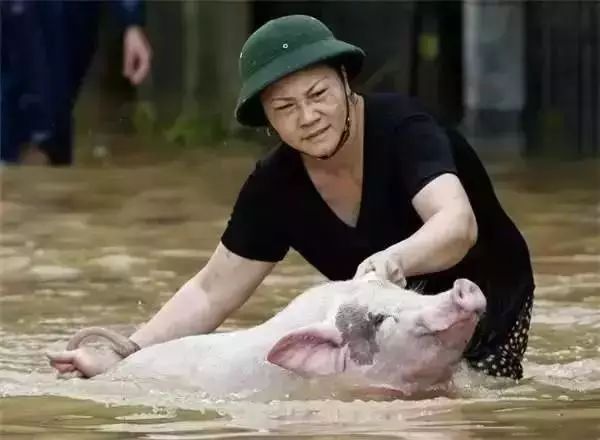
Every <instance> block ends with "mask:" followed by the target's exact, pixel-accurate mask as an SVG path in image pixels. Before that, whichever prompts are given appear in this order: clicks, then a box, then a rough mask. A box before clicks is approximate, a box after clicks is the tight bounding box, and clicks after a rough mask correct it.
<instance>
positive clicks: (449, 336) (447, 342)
mask: <svg viewBox="0 0 600 440" xmlns="http://www.w3.org/2000/svg"><path fill="white" fill-rule="evenodd" d="M478 321H479V317H478V316H477V314H475V313H473V314H470V315H468V316H465V317H464V318H462V319H459V320H456V321H454V322H453V323H452V324H450V325H449V326H448V327H446V328H445V329H440V330H435V331H432V332H431V335H432V336H434V337H436V338H437V339H438V340H439V341H441V342H442V344H443V345H444V346H446V347H448V348H460V347H462V346H466V345H467V344H468V343H469V340H470V339H471V337H472V336H473V332H474V331H475V326H476V325H477V322H478Z"/></svg>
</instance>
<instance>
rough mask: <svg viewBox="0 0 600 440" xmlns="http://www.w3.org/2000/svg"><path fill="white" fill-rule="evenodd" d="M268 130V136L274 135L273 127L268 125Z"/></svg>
mask: <svg viewBox="0 0 600 440" xmlns="http://www.w3.org/2000/svg"><path fill="white" fill-rule="evenodd" d="M266 131H267V136H268V137H271V136H273V132H272V131H271V127H267V129H266Z"/></svg>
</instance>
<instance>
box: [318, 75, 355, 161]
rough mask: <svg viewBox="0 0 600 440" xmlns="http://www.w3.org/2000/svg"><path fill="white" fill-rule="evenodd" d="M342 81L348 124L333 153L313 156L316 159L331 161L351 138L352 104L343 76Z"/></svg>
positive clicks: (345, 125) (346, 123)
mask: <svg viewBox="0 0 600 440" xmlns="http://www.w3.org/2000/svg"><path fill="white" fill-rule="evenodd" d="M342 81H343V83H344V97H345V98H346V122H345V124H344V131H342V134H341V135H340V140H339V141H338V143H337V145H336V146H335V148H334V149H333V151H332V152H331V153H329V154H324V155H322V156H313V157H314V158H316V159H320V160H327V159H331V158H332V157H333V156H335V155H336V154H337V153H338V151H340V150H341V149H342V147H343V146H344V144H345V143H346V141H347V140H348V138H349V137H350V125H351V120H350V102H349V98H348V93H347V92H346V81H345V80H344V77H343V76H342Z"/></svg>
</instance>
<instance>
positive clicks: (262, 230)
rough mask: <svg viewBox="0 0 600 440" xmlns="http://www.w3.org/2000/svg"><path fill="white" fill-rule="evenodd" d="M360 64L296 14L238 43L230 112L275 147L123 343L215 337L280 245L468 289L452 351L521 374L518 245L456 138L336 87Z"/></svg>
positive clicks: (325, 265)
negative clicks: (475, 319) (199, 261)
mask: <svg viewBox="0 0 600 440" xmlns="http://www.w3.org/2000/svg"><path fill="white" fill-rule="evenodd" d="M363 57H364V53H363V52H362V50H360V49H359V48H357V47H355V46H352V45H349V44H347V43H344V42H342V41H339V40H336V39H335V38H334V36H333V35H332V34H331V32H330V31H329V29H327V28H326V27H325V26H324V25H323V24H322V23H321V22H319V21H318V20H316V19H314V18H312V17H307V16H289V17H283V18H279V19H276V20H273V21H271V22H269V23H267V24H265V25H264V26H263V27H261V28H260V29H258V30H257V31H256V32H255V33H254V34H253V35H252V36H250V38H249V39H248V41H247V42H246V44H245V45H244V48H243V49H242V53H241V56H240V71H241V76H242V80H243V85H242V89H241V92H240V98H239V101H238V106H237V108H236V118H237V119H238V121H239V122H241V123H242V124H245V125H249V126H261V125H268V126H270V128H271V129H273V130H274V131H276V132H277V133H278V135H279V136H280V137H281V140H282V143H281V145H280V146H279V147H278V148H276V149H275V150H274V151H273V152H272V153H271V154H269V155H268V156H267V157H266V158H264V159H263V160H261V161H259V162H258V164H257V166H256V169H255V170H254V172H253V173H252V174H251V175H250V177H249V178H248V179H247V181H246V182H245V184H244V186H243V188H242V190H241V192H240V194H239V197H238V200H237V202H236V204H235V207H234V209H233V213H232V215H231V218H230V220H229V223H228V225H227V228H226V230H225V232H224V234H223V236H222V238H221V242H220V244H219V245H218V247H217V249H216V250H215V252H214V254H213V255H212V257H211V258H210V259H209V261H208V263H207V264H206V266H205V267H204V268H203V269H202V270H200V272H199V273H198V274H197V275H195V276H194V277H193V278H192V279H191V280H190V281H188V282H187V283H186V284H185V285H184V286H183V287H182V288H181V289H180V290H179V291H178V292H177V293H176V294H175V295H174V297H173V298H171V299H170V300H169V301H168V302H167V303H166V304H165V305H164V307H163V308H162V309H161V310H160V311H159V312H158V313H157V314H156V315H155V316H154V317H153V318H152V319H151V320H150V321H149V322H148V323H147V324H146V325H145V326H143V327H142V328H141V329H140V330H138V331H137V332H135V333H134V334H133V335H132V336H131V340H132V341H133V342H135V343H136V344H138V345H139V346H141V347H143V346H147V345H150V344H155V343H158V342H163V341H166V340H169V339H172V338H176V337H181V336H185V335H190V334H196V333H205V332H210V331H212V330H214V329H215V328H216V327H218V326H219V325H220V324H221V322H223V320H224V319H225V318H226V317H227V316H228V315H229V314H231V313H232V312H233V311H234V310H235V309H237V308H238V307H240V306H241V305H242V304H243V303H244V302H245V301H246V300H247V299H248V297H249V296H250V295H251V294H252V292H253V291H254V290H255V289H256V287H257V286H258V285H259V284H260V283H261V281H262V280H263V279H264V277H265V276H266V275H267V274H268V273H269V272H270V271H271V270H272V269H273V267H274V266H275V264H276V263H277V262H278V261H280V260H281V259H282V258H283V257H284V256H285V254H286V252H287V250H288V249H289V248H290V247H293V248H294V249H296V250H297V251H298V252H299V253H300V254H301V255H303V256H304V258H305V259H306V260H307V261H308V262H309V263H310V264H312V265H313V266H315V267H316V268H317V269H318V270H320V271H321V272H322V273H323V274H324V275H326V276H327V277H328V278H330V279H348V278H352V277H353V276H359V275H362V274H364V273H366V272H369V271H375V272H376V273H378V274H379V275H380V276H382V277H385V278H388V279H390V280H392V281H394V282H397V283H401V284H403V283H405V279H407V280H408V281H409V282H410V283H411V284H413V283H415V284H416V285H419V286H420V289H422V290H423V293H425V294H430V293H437V292H440V291H442V290H446V289H448V288H450V287H451V286H452V283H453V282H454V280H455V279H457V278H461V277H464V278H469V279H471V280H473V281H475V282H476V283H478V284H479V286H480V287H481V288H482V290H483V291H484V293H485V295H486V297H487V299H488V313H487V317H486V318H484V319H483V320H482V323H481V325H480V326H479V328H478V331H477V333H476V335H475V337H474V338H473V341H472V343H471V344H470V347H469V348H468V350H467V351H466V353H465V358H466V359H467V360H468V362H469V364H470V365H471V366H473V367H474V368H476V369H478V370H482V371H485V372H487V373H489V374H492V375H501V376H506V377H511V378H514V379H519V378H521V377H522V366H521V360H522V356H523V353H524V351H525V348H526V345H527V330H528V328H529V319H530V313H531V305H532V299H533V289H534V284H533V277H532V272H531V265H530V261H529V254H528V250H527V246H526V243H525V241H524V240H523V238H522V236H521V234H520V233H519V231H518V230H517V229H516V227H515V226H514V224H513V223H512V222H511V221H510V219H509V218H508V217H507V216H506V214H505V213H504V211H503V210H502V208H501V206H500V204H499V203H498V200H497V199H496V197H495V195H494V191H493V189H492V186H491V183H490V180H489V178H488V176H487V174H486V173H485V170H484V169H483V167H482V165H481V163H480V162H479V160H478V159H477V156H476V155H475V153H474V152H473V150H472V149H471V148H470V146H469V145H468V144H467V143H466V142H465V140H464V139H463V138H462V137H461V136H459V135H458V134H457V133H456V132H452V131H449V132H447V133H446V132H444V131H443V130H442V129H440V128H439V127H438V126H437V125H436V123H435V122H434V121H433V119H432V118H431V117H430V116H429V115H427V114H426V113H425V112H423V111H422V110H421V109H419V108H418V107H417V106H416V105H415V104H414V103H412V102H411V101H410V100H408V99H406V98H404V97H402V96H400V95H395V94H390V95H375V96H359V95H357V94H356V93H354V92H353V91H352V90H351V89H350V87H349V85H348V80H349V79H351V78H352V77H354V76H355V75H356V74H357V73H358V72H359V70H360V67H361V64H362V60H363ZM119 359H120V356H118V355H116V354H114V353H112V354H108V355H104V356H102V355H99V354H97V353H95V352H93V351H90V350H89V349H85V348H84V349H79V350H76V351H70V352H63V353H59V354H56V355H53V356H52V357H51V362H52V364H53V365H54V366H55V367H56V368H57V369H58V370H59V371H61V372H66V371H76V372H78V373H79V374H81V375H84V376H93V375H95V374H98V373H100V372H102V371H104V370H105V369H106V368H108V367H109V366H110V365H112V364H113V363H115V362H117V361H118V360H119Z"/></svg>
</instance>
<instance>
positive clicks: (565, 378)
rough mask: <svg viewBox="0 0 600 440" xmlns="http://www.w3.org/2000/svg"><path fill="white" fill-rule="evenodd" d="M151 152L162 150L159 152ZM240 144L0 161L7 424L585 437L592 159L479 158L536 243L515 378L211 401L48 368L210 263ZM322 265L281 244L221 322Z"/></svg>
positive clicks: (223, 432)
mask: <svg viewBox="0 0 600 440" xmlns="http://www.w3.org/2000/svg"><path fill="white" fill-rule="evenodd" d="M163 156H164V155H163ZM252 163H253V154H249V153H245V154H244V153H231V152H230V153H227V154H220V153H218V152H210V153H206V152H203V153H202V152H197V153H189V152H188V153H185V154H184V155H183V156H178V157H177V158H175V157H160V158H159V157H153V156H152V155H151V154H150V153H148V157H143V156H142V157H141V158H140V157H135V158H132V159H131V160H129V161H128V160H121V161H120V162H118V163H116V164H109V165H106V164H100V163H96V162H93V161H89V163H84V164H82V165H80V166H77V167H75V168H72V169H41V168H39V169H38V168H21V169H14V168H11V169H6V168H5V169H2V170H1V181H2V201H1V235H0V261H1V265H0V276H1V280H2V282H1V286H0V289H1V290H0V313H1V321H0V393H1V399H0V416H1V426H0V437H1V438H2V439H30V438H31V439H34V438H35V439H41V440H46V439H78V440H79V439H98V440H101V439H102V440H109V439H157V440H158V439H163V440H167V439H169V440H176V439H177V440H178V439H181V440H183V439H185V440H189V439H208V438H227V439H237V438H255V439H258V438H267V437H269V438H282V437H286V438H303V439H304V438H313V439H323V440H324V439H334V438H335V439H337V438H339V439H342V438H372V439H384V438H402V439H423V440H425V439H426V440H437V439H457V440H458V439H501V438H502V439H504V438H508V437H515V438H524V439H530V438H540V439H548V438H553V439H569V440H571V439H598V438H600V223H599V222H600V179H599V175H600V162H598V161H594V160H584V161H562V162H557V161H553V162H540V161H527V160H523V159H522V158H518V157H504V158H494V159H492V158H487V159H485V164H486V166H487V167H488V169H489V171H490V173H491V175H492V179H493V181H494V183H495V184H496V188H497V192H498V195H499V198H500V199H501V201H502V202H503V204H504V206H505V208H506V210H507V211H508V212H509V214H510V215H511V216H512V218H513V219H514V221H515V222H516V223H517V225H518V226H519V227H520V229H521V230H522V232H523V234H524V236H525V237H526V239H527V241H528V243H529V245H530V248H531V252H532V256H533V264H534V268H535V279H536V284H537V289H536V301H535V306H534V311H533V322H532V329H531V333H530V343H529V348H528V351H527V354H526V361H525V378H524V379H523V380H522V381H521V382H519V383H510V384H506V383H503V384H499V383H496V382H489V383H488V382H485V381H484V382H482V383H473V382H469V381H466V382H465V383H464V389H463V391H462V392H461V393H460V395H458V396H456V397H454V398H448V397H439V398H433V399H424V400H412V401H400V400H397V401H359V400H356V401H337V400H335V399H330V400H321V401H291V400H288V401H285V400H284V401H276V402H262V403H253V402H245V401H239V400H235V399H231V400H219V401H211V400H209V399H206V398H204V397H203V396H201V395H198V394H195V393H186V392H183V391H181V392H179V391H173V390H164V389H146V388H143V387H141V386H137V385H136V384H135V383H131V384H125V385H126V386H125V385H123V388H122V389H121V390H119V392H115V390H107V389H103V388H101V387H95V386H93V384H92V383H91V382H90V381H81V380H70V381H64V380H57V379H56V378H55V376H54V374H53V373H52V371H51V369H50V368H49V367H48V365H47V364H46V360H45V357H44V355H43V354H44V351H45V350H48V349H57V348H61V347H64V344H65V343H66V341H67V340H68V338H69V336H70V335H72V334H73V332H74V331H76V330H77V329H79V328H81V327H84V326H91V325H101V326H109V327H111V328H113V329H116V330H118V331H122V332H123V333H129V332H131V331H133V329H134V328H135V327H136V326H137V325H139V324H140V323H142V322H144V321H145V320H147V319H148V318H149V317H150V316H152V314H153V313H154V312H155V311H156V310H157V309H158V308H159V307H160V305H161V304H162V303H164V302H165V301H166V300H167V299H168V298H169V297H170V295H171V294H172V293H173V292H174V291H175V290H176V289H177V288H178V287H179V286H180V285H181V284H182V283H184V282H185V281H186V280H187V278H188V277H190V276H191V275H193V274H194V273H195V271H197V270H198V269H199V268H200V267H201V266H202V265H203V264H204V262H205V261H206V260H207V258H208V257H209V255H210V253H211V251H212V249H213V248H214V246H215V245H216V243H217V242H218V240H219V237H220V234H221V232H222V230H223V228H224V225H225V223H226V221H227V218H228V215H229V211H230V207H231V205H232V203H233V201H234V199H235V195H236V191H237V189H238V187H239V185H240V183H241V182H242V180H243V179H244V177H245V176H246V174H247V173H248V172H249V171H250V169H251V167H252ZM322 279H323V278H322V277H321V276H320V275H319V274H318V273H316V272H315V271H314V270H313V269H311V268H310V267H309V266H308V265H307V264H306V263H305V262H304V261H303V260H302V259H301V258H300V257H299V256H298V255H296V254H294V253H290V254H289V255H288V256H287V257H286V259H285V260H284V262H283V263H282V264H280V265H278V267H277V268H276V270H275V272H274V273H273V274H272V275H270V276H269V277H268V278H267V279H266V280H265V282H264V283H263V285H261V287H260V288H259V290H258V291H257V293H256V294H255V295H254V296H253V297H252V298H251V299H250V301H249V302H248V303H247V304H246V305H244V306H243V307H242V309H240V310H239V311H238V312H237V313H236V314H235V315H234V316H233V317H232V318H231V319H229V320H227V321H226V322H225V324H224V325H223V327H222V328H221V330H229V329H237V328H244V327H247V326H251V325H254V324H256V323H259V322H261V321H263V320H265V319H267V318H268V317H270V316H272V315H273V314H274V313H275V312H276V311H278V310H279V309H281V308H282V307H283V306H284V305H285V304H286V303H287V302H288V301H289V300H290V299H291V298H293V297H294V296H295V295H296V294H297V293H298V292H299V291H301V290H302V289H304V288H306V287H308V286H311V285H313V284H315V283H316V282H319V281H321V280H322Z"/></svg>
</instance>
